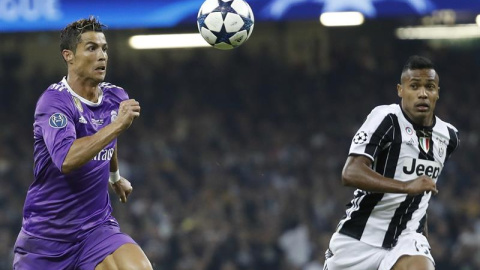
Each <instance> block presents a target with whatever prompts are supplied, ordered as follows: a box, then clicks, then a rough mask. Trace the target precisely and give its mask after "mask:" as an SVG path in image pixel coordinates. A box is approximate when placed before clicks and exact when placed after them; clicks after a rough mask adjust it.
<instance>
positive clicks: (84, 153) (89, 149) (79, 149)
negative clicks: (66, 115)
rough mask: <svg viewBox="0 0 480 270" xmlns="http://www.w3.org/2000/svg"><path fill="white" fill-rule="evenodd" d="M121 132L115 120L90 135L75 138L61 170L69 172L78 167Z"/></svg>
mask: <svg viewBox="0 0 480 270" xmlns="http://www.w3.org/2000/svg"><path fill="white" fill-rule="evenodd" d="M120 133H121V127H120V126H119V125H118V124H116V123H115V122H114V123H112V124H110V125H108V126H106V127H104V128H102V129H101V130H99V131H98V132H97V133H95V134H94V135H91V136H87V137H83V138H79V139H76V140H75V141H74V142H73V144H72V146H71V147H70V150H69V151H68V153H67V156H66V157H65V160H64V161H63V164H62V172H63V173H69V172H71V171H73V170H75V169H78V168H80V167H81V166H83V165H84V164H85V163H87V162H88V161H90V160H91V159H92V158H93V157H95V155H97V154H98V152H100V151H101V150H102V149H103V148H105V146H107V145H108V144H109V143H110V142H111V141H112V140H113V139H115V138H116V137H118V135H120Z"/></svg>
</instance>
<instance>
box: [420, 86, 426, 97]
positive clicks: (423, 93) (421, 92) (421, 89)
mask: <svg viewBox="0 0 480 270" xmlns="http://www.w3.org/2000/svg"><path fill="white" fill-rule="evenodd" d="M418 97H419V98H427V97H428V95H427V89H425V87H421V88H420V89H419V91H418Z"/></svg>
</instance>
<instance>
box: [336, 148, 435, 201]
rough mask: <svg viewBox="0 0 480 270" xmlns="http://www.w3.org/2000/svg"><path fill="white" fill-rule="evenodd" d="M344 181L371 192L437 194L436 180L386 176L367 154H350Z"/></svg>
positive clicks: (344, 168)
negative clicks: (399, 179)
mask: <svg viewBox="0 0 480 270" xmlns="http://www.w3.org/2000/svg"><path fill="white" fill-rule="evenodd" d="M342 183H343V185H345V186H351V187H355V188H359V189H362V190H366V191H371V192H382V193H406V194H409V195H417V194H420V193H422V192H425V191H427V192H428V191H432V192H433V193H434V194H436V193H437V192H438V191H437V189H436V184H435V182H434V181H433V180H432V179H431V178H430V177H428V176H425V175H422V176H419V177H417V178H416V179H414V180H411V181H406V182H402V181H398V180H395V179H392V178H388V177H384V176H382V175H380V174H379V173H377V172H375V171H374V170H373V169H372V161H371V160H370V159H369V158H368V157H366V156H354V155H352V156H349V157H348V158H347V161H346V163H345V166H344V167H343V171H342Z"/></svg>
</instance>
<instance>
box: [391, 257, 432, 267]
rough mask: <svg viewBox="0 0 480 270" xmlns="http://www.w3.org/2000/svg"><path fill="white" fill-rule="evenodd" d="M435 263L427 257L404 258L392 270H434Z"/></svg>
mask: <svg viewBox="0 0 480 270" xmlns="http://www.w3.org/2000/svg"><path fill="white" fill-rule="evenodd" d="M434 269H435V266H434V265H433V262H432V261H431V260H430V259H428V258H427V257H425V256H418V255H417V256H402V257H400V259H398V261H397V262H396V263H395V265H394V266H393V268H392V270H434Z"/></svg>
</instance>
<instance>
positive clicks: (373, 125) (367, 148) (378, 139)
mask: <svg viewBox="0 0 480 270" xmlns="http://www.w3.org/2000/svg"><path fill="white" fill-rule="evenodd" d="M392 134H393V120H392V115H391V114H390V113H389V111H388V106H379V107H376V108H375V109H373V110H372V112H371V113H370V114H369V115H368V116H367V119H366V120H365V122H363V124H362V126H361V127H360V129H359V130H358V131H357V133H356V134H355V136H354V137H353V139H352V143H351V145H350V151H349V155H363V156H366V157H368V158H370V159H371V160H372V161H373V160H374V159H375V158H376V157H377V156H378V154H379V153H380V152H381V150H382V149H384V148H385V147H386V146H388V145H389V144H390V143H391V142H392Z"/></svg>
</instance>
